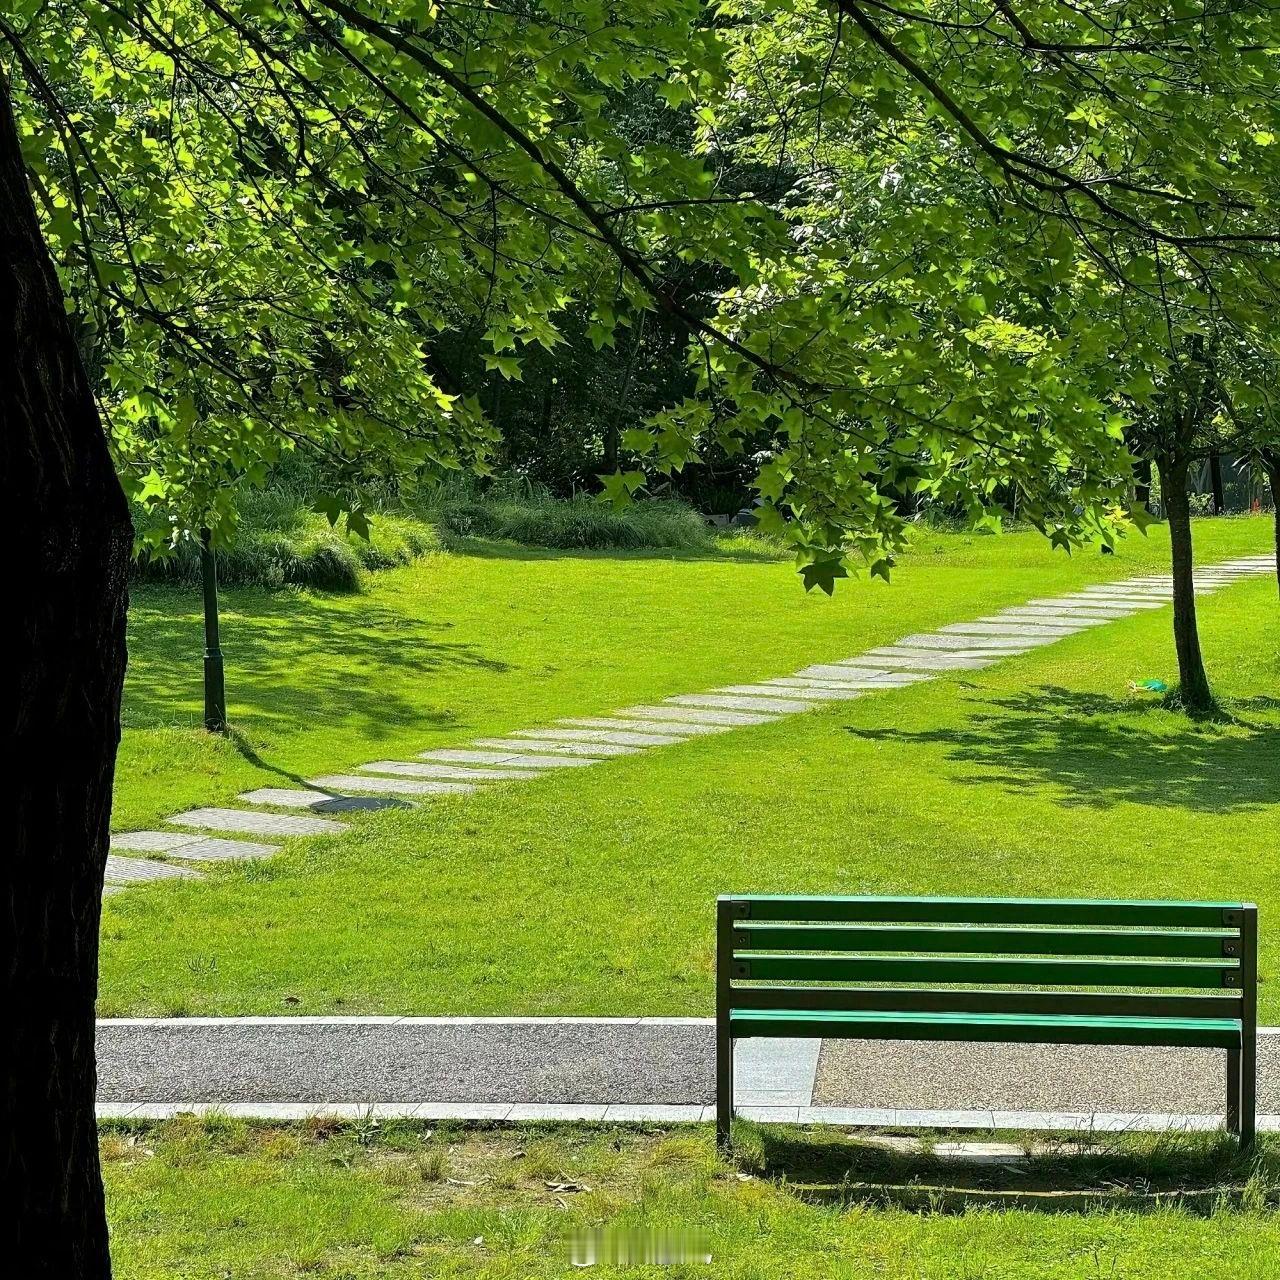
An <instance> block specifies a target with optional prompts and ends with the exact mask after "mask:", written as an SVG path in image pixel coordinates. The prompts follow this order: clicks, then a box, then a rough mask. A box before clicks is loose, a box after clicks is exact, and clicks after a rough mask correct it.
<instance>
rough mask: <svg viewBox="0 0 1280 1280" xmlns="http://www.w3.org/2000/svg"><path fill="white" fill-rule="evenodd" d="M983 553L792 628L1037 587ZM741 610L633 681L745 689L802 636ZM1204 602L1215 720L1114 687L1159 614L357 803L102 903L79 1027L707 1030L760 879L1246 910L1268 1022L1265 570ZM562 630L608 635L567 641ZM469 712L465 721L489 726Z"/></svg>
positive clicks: (838, 632)
mask: <svg viewBox="0 0 1280 1280" xmlns="http://www.w3.org/2000/svg"><path fill="white" fill-rule="evenodd" d="M1202 541H1203V539H1202ZM990 545H992V544H988V543H980V544H977V545H976V549H975V550H973V552H972V555H973V557H974V559H975V560H977V561H979V562H980V567H978V568H977V569H974V570H971V569H970V568H968V567H965V566H963V565H961V566H958V567H957V566H954V565H953V566H952V567H950V568H947V569H942V568H937V569H936V570H934V571H933V572H932V574H931V573H930V571H929V566H928V565H927V564H925V565H922V566H912V571H914V570H915V569H916V568H919V571H920V572H919V576H918V577H917V578H916V579H915V582H916V583H917V584H918V583H919V581H920V579H921V578H925V579H927V581H928V582H929V583H930V586H931V590H932V597H931V598H929V599H920V598H919V597H920V595H921V593H922V591H923V588H921V587H920V586H919V585H915V586H913V585H912V582H913V579H912V577H911V576H910V572H908V574H906V575H904V583H903V586H902V587H898V588H893V589H892V591H886V592H884V593H882V594H880V595H877V596H875V597H871V596H868V595H864V596H863V597H862V598H863V599H864V600H871V599H874V600H875V601H876V604H877V606H878V607H877V608H876V609H871V608H868V609H867V610H866V611H865V613H864V614H858V613H857V612H856V611H855V610H853V608H852V607H851V606H849V605H842V606H838V607H841V608H844V609H847V610H848V612H847V613H845V614H843V615H841V616H842V618H843V622H842V624H841V625H840V626H836V625H835V624H834V623H831V622H829V621H827V620H828V619H829V618H830V617H831V616H833V615H829V614H826V613H824V612H822V610H823V605H822V603H821V602H817V603H813V604H810V603H809V602H807V601H804V600H803V598H802V597H799V596H792V597H791V599H793V600H795V601H798V602H799V603H798V604H797V608H799V609H801V610H806V611H808V610H811V612H806V613H805V615H804V616H805V617H807V618H808V619H809V620H810V621H811V623H812V629H813V630H815V631H820V630H821V629H822V627H823V626H827V627H830V630H829V631H827V632H825V633H824V635H825V638H824V639H823V640H822V646H825V648H826V650H827V652H828V654H829V655H830V656H840V655H843V654H851V653H856V652H858V650H859V648H861V647H864V646H865V645H866V644H867V643H869V642H871V641H872V640H873V639H875V640H883V639H888V638H891V636H890V635H888V634H885V633H886V632H892V633H893V634H901V633H902V632H903V631H905V630H909V629H911V627H912V626H913V625H923V618H922V617H921V615H924V614H928V613H930V612H931V611H932V612H935V613H936V612H937V611H938V610H939V609H940V608H941V605H940V604H939V601H938V599H937V597H939V596H945V597H946V603H947V605H948V606H949V608H951V609H952V610H953V611H954V612H956V613H959V612H961V609H960V604H961V602H962V601H963V602H964V609H963V612H964V613H965V614H966V615H972V614H975V613H977V612H980V611H981V609H982V607H983V605H978V604H976V603H974V602H973V601H972V600H971V599H970V598H969V596H970V593H968V592H967V589H965V588H963V587H962V586H960V585H959V583H967V584H968V586H969V587H972V586H973V584H974V583H978V584H979V586H980V587H981V589H982V590H983V591H985V592H986V593H987V595H988V600H987V601H986V602H985V603H986V604H988V605H990V604H992V603H998V602H999V601H996V600H992V599H990V597H992V596H998V597H1001V598H1002V599H1008V598H1011V597H1015V596H1016V597H1017V598H1024V597H1026V596H1029V595H1035V594H1041V593H1046V592H1047V591H1048V590H1050V589H1051V588H1048V587H1046V586H1044V585H1043V584H1039V585H1037V584H1036V583H1034V582H1032V581H1030V579H1031V578H1032V577H1034V576H1035V574H1036V573H1037V572H1038V571H1037V570H1036V569H1035V568H1034V566H1035V564H1037V563H1038V560H1037V552H1036V551H1035V550H1034V549H1033V548H1032V547H1031V546H1029V545H1028V544H1025V543H1021V542H1016V541H1013V542H1006V543H1004V544H1002V546H1003V548H1004V551H1005V553H1006V554H1007V555H1008V556H1009V559H1010V562H1011V566H1012V567H1011V568H1009V569H1008V570H1007V571H1005V572H1000V571H998V569H997V568H996V567H993V565H992V563H991V562H990V561H989V560H986V559H985V557H987V556H988V555H989V551H988V548H989V546H990ZM955 554H956V553H954V552H945V553H944V554H943V555H940V556H939V560H940V561H941V560H942V559H943V558H944V556H945V555H953V556H954V555H955ZM535 563H537V562H535ZM1049 563H1050V564H1051V565H1052V571H1053V572H1056V573H1062V572H1065V570H1063V568H1062V565H1063V564H1066V563H1067V562H1065V561H1063V562H1058V561H1052V562H1049ZM1072 563H1073V564H1075V563H1078V562H1072ZM522 567H523V566H522ZM624 567H626V566H624ZM688 567H689V566H686V565H681V566H678V568H679V569H688ZM699 567H700V566H695V568H699ZM1089 567H1090V568H1094V569H1096V567H1097V566H1096V565H1095V564H1093V563H1092V562H1091V563H1090V566H1089ZM1108 567H1110V566H1108ZM1122 567H1125V568H1129V567H1130V566H1122ZM649 568H650V569H651V570H652V569H653V568H654V566H652V565H650V566H649ZM658 568H661V569H662V570H664V571H667V572H671V573H675V572H676V568H673V567H672V566H658ZM1071 571H1072V572H1078V569H1075V568H1073V569H1072V570H1071ZM952 575H954V577H955V578H956V579H957V580H958V581H957V583H955V584H953V583H952ZM761 581H765V582H767V581H768V579H762V580H761ZM1010 582H1013V583H1015V584H1016V585H1015V586H1013V587H1011V586H1010V585H1009V583H1010ZM984 584H985V585H984ZM790 585H791V584H788V587H789V588H790ZM1059 585H1061V584H1059ZM855 590H856V588H855ZM862 590H864V591H865V590H866V588H862ZM895 592H897V593H899V594H894V593H895ZM761 594H762V595H763V596H766V598H767V593H765V592H763V590H762V593H761ZM926 594H927V593H926ZM852 596H853V593H850V597H847V598H851V597H852ZM585 607H586V606H585V604H584V608H585ZM528 608H529V606H528V604H527V603H526V604H525V605H523V606H522V609H524V610H527V609H528ZM737 608H738V612H739V615H740V617H741V619H742V622H741V625H740V626H738V627H736V628H735V627H733V626H730V624H729V622H728V620H727V617H726V611H725V610H724V608H723V605H722V606H721V610H722V611H721V613H720V621H719V627H720V632H719V635H718V636H712V635H711V634H709V633H708V632H707V631H706V630H704V629H703V628H702V627H701V626H699V627H696V628H695V627H691V628H690V631H689V634H688V636H685V637H681V636H677V635H672V636H669V637H668V639H667V642H666V643H667V644H670V645H671V648H672V651H671V652H669V653H664V654H663V655H662V657H661V660H659V658H658V657H656V656H655V655H653V654H646V653H641V654H639V655H638V656H637V659H636V660H637V663H638V664H639V665H640V666H641V667H642V668H644V669H645V671H646V672H647V674H646V676H645V679H647V680H651V681H652V680H656V676H657V671H658V669H659V668H660V667H661V668H662V669H665V670H666V671H667V672H668V673H669V674H670V675H671V676H672V685H673V686H674V687H700V686H705V685H707V684H708V683H711V682H713V681H714V680H715V679H716V677H715V676H714V675H712V673H711V671H710V670H709V667H710V665H711V663H712V659H711V658H710V657H709V656H708V654H707V653H706V651H705V650H706V649H709V648H714V649H715V651H716V653H717V655H719V656H718V659H717V660H718V661H720V662H722V663H732V662H734V661H735V660H736V661H738V662H739V663H741V664H742V665H743V666H750V667H752V669H753V673H754V674H760V673H761V672H762V671H769V672H773V673H778V672H782V671H786V670H790V669H793V668H794V667H795V666H798V665H799V664H800V662H801V661H802V652H801V651H802V650H803V649H804V648H805V647H810V648H813V647H822V646H817V645H816V642H815V640H814V639H813V637H812V636H809V635H807V634H806V633H805V631H804V628H803V627H802V626H800V625H799V623H794V622H793V623H792V624H791V625H790V626H788V627H783V626H781V625H779V627H778V628H777V630H778V632H779V634H780V637H781V638H780V639H779V641H778V645H777V647H778V650H779V651H778V652H776V653H773V654H772V655H771V654H770V652H769V643H768V638H767V637H765V636H763V635H761V634H760V627H759V625H758V623H757V622H755V621H754V620H753V614H752V610H751V608H750V607H749V605H748V604H747V603H744V601H743V600H739V601H738V602H737ZM518 612H519V611H517V613H518ZM679 612H680V611H679V610H678V609H677V610H676V613H677V615H678V614H679ZM691 612H696V611H691ZM606 615H607V611H605V610H602V616H601V622H600V626H601V627H602V628H604V629H606V630H608V629H609V628H611V627H612V626H613V625H614V621H613V620H612V619H610V618H609V617H608V616H606ZM883 615H889V617H890V621H889V623H888V624H886V623H885V620H884V616H883ZM906 615H911V616H913V617H914V618H916V619H918V622H916V621H913V622H907V621H906V620H905V616H906ZM778 616H779V617H789V616H791V615H788V614H786V613H785V612H784V611H783V610H781V609H779V610H778ZM1201 616H1202V633H1203V640H1204V645H1205V650H1206V654H1207V660H1208V664H1209V667H1210V670H1211V672H1212V674H1213V677H1214V679H1215V682H1216V686H1217V688H1218V690H1219V692H1220V694H1221V695H1222V696H1223V697H1224V699H1225V700H1226V701H1227V703H1228V705H1229V707H1230V708H1231V710H1232V713H1233V716H1234V720H1233V721H1231V722H1229V723H1221V724H1219V723H1211V724H1199V725H1197V724H1193V723H1191V722H1189V721H1188V720H1187V719H1186V718H1184V717H1183V716H1181V715H1179V714H1177V713H1175V712H1173V711H1168V710H1165V709H1163V708H1162V707H1161V706H1160V705H1159V702H1158V700H1156V699H1153V698H1151V697H1150V696H1149V695H1148V696H1142V695H1133V694H1130V693H1129V692H1128V689H1127V684H1128V681H1129V680H1131V679H1133V678H1137V677H1145V676H1160V677H1163V678H1165V679H1172V678H1173V676H1174V670H1175V666H1174V662H1173V657H1172V652H1171V640H1170V635H1169V630H1170V620H1169V613H1168V611H1167V610H1162V611H1152V612H1149V613H1144V614H1141V615H1139V616H1137V617H1134V618H1130V619H1125V620H1122V621H1118V622H1115V623H1113V624H1110V625H1108V626H1106V627H1102V628H1097V629H1093V630H1090V631H1086V632H1084V633H1081V634H1078V635H1075V636H1072V637H1069V638H1067V639H1065V640H1063V641H1061V642H1059V643H1057V644H1054V645H1052V646H1049V647H1047V648H1044V649H1040V650H1035V651H1033V652H1031V653H1030V654H1027V655H1025V656H1023V657H1019V658H1014V659H1010V660H1008V661H1006V662H1002V663H1000V664H998V665H996V666H994V667H991V668H989V669H987V670H986V671H983V672H978V673H955V674H952V675H950V676H948V677H946V678H944V679H941V680H937V681H934V682H931V683H928V684H924V685H920V686H916V687H914V688H909V689H904V690H900V691H894V692H886V693H878V694H875V695H873V696H868V697H865V698H862V699H859V700H857V701H852V702H843V703H837V704H834V705H832V706H831V707H829V708H828V709H826V710H820V711H815V712H813V713H809V714H805V715H800V716H793V717H788V718H786V719H784V720H781V721H779V722H776V723H774V724H771V725H767V726H761V727H757V728H751V729H747V730H742V731H736V732H733V733H730V734H724V735H719V736H715V737H707V738H701V739H694V740H692V741H690V742H687V743H685V744H682V745H679V746H673V747H664V748H662V749H659V750H655V751H652V752H648V753H646V754H644V755H643V756H631V757H623V758H619V759H616V760H612V761H609V762H607V763H604V764H601V765H597V766H595V767H593V768H591V769H579V770H561V771H557V772H555V773H552V774H549V775H548V776H545V777H544V778H542V779H540V780H537V781H531V782H524V783H518V784H501V785H498V786H495V787H493V788H491V789H488V790H485V791H483V792H479V793H477V794H474V795H471V796H464V797H441V798H439V799H433V800H432V801H431V802H430V803H428V804H425V805H423V806H422V807H421V808H420V809H417V810H414V811H400V812H391V813H381V814H376V815H364V816H362V817H360V818H359V819H357V820H354V821H353V822H352V824H351V830H350V832H349V833H347V834H345V835H344V836H343V837H341V838H338V839H317V840H311V841H305V842H298V843H295V844H293V845H291V846H289V847H287V848H286V850H285V852H284V853H282V854H281V855H280V856H279V857H277V858H275V859H273V860H272V861H270V862H265V863H258V864H250V865H245V866H242V867H226V868H221V869H219V871H218V872H217V873H215V876H214V878H212V879H211V880H210V881H208V882H205V883H201V884H190V883H184V884H177V885H166V886H163V887H155V888H147V889H143V890H136V891H130V892H127V893H123V894H119V895H117V896H115V897H113V898H111V899H109V900H108V902H107V903H106V906H105V916H104V925H103V947H102V960H101V988H100V1005H99V1008H100V1012H102V1013H103V1014H106V1015H110V1014H124V1013H131V1014H173V1015H180V1014H215V1015H228V1014H270V1013H302V1014H324V1013H332V1012H345V1013H352V1012H360V1013H375V1012H376V1013H402V1014H411V1013H420V1014H427V1013H441V1014H444V1013H450V1014H543V1015H553V1014H608V1015H631V1014H695V1015H705V1014H708V1013H709V1012H710V1011H711V1008H712V968H713V957H712V918H713V909H712V903H713V900H714V898H715V896H716V894H718V893H723V892H730V891H732V892H752V891H754V892H823V893H826V892H839V893H910V894H928V893H939V894H977V895H1055V896H1066V897H1111V896H1116V897H1170V898H1184V897H1186V898H1223V899H1240V898H1252V899H1255V900H1256V901H1258V902H1259V904H1260V905H1261V913H1262V914H1261V919H1262V937H1263V951H1262V962H1261V971H1262V979H1263V986H1262V996H1261V1000H1262V1015H1263V1018H1264V1020H1266V1021H1270V1022H1277V1021H1280V981H1273V980H1272V979H1273V978H1275V977H1276V976H1277V972H1278V967H1280V863H1278V862H1277V858H1276V851H1277V849H1278V848H1280V627H1278V626H1277V621H1278V619H1280V608H1278V606H1277V600H1276V590H1275V583H1274V582H1273V581H1271V580H1269V579H1265V578H1264V579H1258V580H1253V581H1250V582H1247V583H1243V584H1238V585H1234V586H1232V587H1230V588H1228V589H1226V590H1224V591H1222V592H1220V593H1218V594H1216V595H1214V596H1211V597H1207V598H1204V599H1203V600H1202V602H1201ZM739 634H741V635H743V636H744V637H745V639H744V641H743V644H742V645H741V646H739V645H738V641H737V637H738V636H739ZM695 641H697V642H695ZM583 642H584V646H585V647H586V649H588V650H591V649H595V648H597V647H598V645H599V637H598V636H597V635H595V634H593V633H592V632H591V631H590V630H589V629H586V628H584V632H583ZM492 643H493V645H494V646H495V647H498V646H501V647H503V648H504V649H505V651H507V652H510V653H512V654H516V653H518V652H519V648H518V646H516V645H514V644H510V643H508V642H507V641H504V640H503V639H502V638H500V637H494V638H493V640H492ZM739 648H742V649H743V650H745V653H744V654H743V655H740V656H739V657H738V658H737V659H735V658H734V653H735V651H736V650H737V649H739ZM686 652H687V653H688V662H687V663H686V662H685V661H684V657H685V654H686ZM512 661H513V664H518V659H516V658H515V657H513V659H512ZM588 665H589V660H588ZM687 667H693V668H694V669H695V670H696V672H697V674H696V675H694V676H688V675H687V674H686V668H687ZM577 670H578V674H577V679H578V680H579V681H580V682H583V684H585V682H586V680H587V677H586V676H584V675H583V674H582V669H581V666H579V668H578V669H577ZM628 670H629V668H628V666H627V661H626V656H625V655H624V654H618V653H614V654H612V655H611V657H610V660H609V666H608V671H607V675H606V674H601V675H598V676H595V677H591V679H593V680H595V681H598V682H599V685H600V687H599V688H597V687H595V685H592V686H591V687H590V690H589V692H590V697H587V693H588V690H587V689H586V688H581V686H580V691H581V694H582V697H583V700H584V701H587V702H591V701H592V700H593V699H598V700H599V701H598V704H597V707H596V708H595V709H599V706H602V705H605V704H611V705H619V704H622V703H624V702H625V701H626V695H622V694H620V693H619V692H618V688H617V686H618V685H619V684H627V683H628V681H631V682H632V686H631V687H632V689H634V682H635V681H637V680H638V677H636V676H634V675H628ZM719 678H720V679H722V680H723V679H725V678H727V673H722V674H721V675H720V677H719ZM534 683H535V684H536V681H535V682H534ZM526 686H527V681H526V682H524V684H523V685H522V682H521V681H514V682H513V683H512V686H511V687H512V689H513V691H514V690H518V689H520V688H521V687H526ZM664 691H665V690H664ZM631 696H634V693H633V694H632V695H631ZM525 697H526V699H528V700H529V701H526V703H525V705H524V706H523V707H522V708H521V713H522V714H521V715H520V716H519V717H518V718H519V719H520V720H521V722H522V723H526V724H533V723H537V717H536V716H535V714H534V712H535V709H541V710H542V712H543V715H544V717H545V716H547V715H548V711H547V709H546V708H545V705H541V704H540V706H539V707H538V708H535V707H534V706H533V705H530V702H539V703H540V698H541V695H539V696H538V697H536V698H535V696H534V695H533V694H531V693H527V692H526V694H525ZM485 708H486V709H485V710H483V711H480V712H477V713H476V714H477V718H478V719H481V720H483V719H489V720H492V719H497V718H499V717H500V716H502V715H504V714H508V713H507V712H506V711H504V709H503V708H502V707H500V706H498V705H496V704H493V703H489V704H485ZM584 709H586V708H585V707H583V706H577V707H573V708H570V707H562V708H561V710H563V711H568V710H584ZM507 722H508V723H511V720H510V719H508V721H507ZM473 731H474V730H473Z"/></svg>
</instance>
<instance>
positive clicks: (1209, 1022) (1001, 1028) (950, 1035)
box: [729, 1009, 1241, 1049]
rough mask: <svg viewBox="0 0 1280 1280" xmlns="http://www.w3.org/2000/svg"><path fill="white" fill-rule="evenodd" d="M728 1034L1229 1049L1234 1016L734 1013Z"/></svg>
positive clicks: (1235, 1039)
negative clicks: (730, 1032)
mask: <svg viewBox="0 0 1280 1280" xmlns="http://www.w3.org/2000/svg"><path fill="white" fill-rule="evenodd" d="M729 1022H730V1027H731V1028H732V1032H733V1035H734V1036H735V1037H737V1038H740V1039H749V1038H752V1037H757V1036H796V1037H830V1036H832V1035H833V1034H835V1035H838V1036H840V1037H841V1038H846V1039H858V1040H861V1039H868V1040H966V1041H978V1042H993V1043H1008V1042H1015V1043H1019V1044H1126V1045H1164V1046H1170V1047H1192V1048H1211V1049H1213V1048H1220V1049H1234V1048H1238V1047H1239V1046H1240V1043H1241V1024H1240V1021H1239V1019H1236V1018H1127V1017H1081V1016H1078V1015H1073V1014H1001V1013H907V1012H900V1011H895V1010H888V1009H862V1010H847V1011H843V1012H826V1013H819V1012H813V1011H803V1010H789V1009H773V1010H770V1009H734V1010H731V1011H730V1014H729Z"/></svg>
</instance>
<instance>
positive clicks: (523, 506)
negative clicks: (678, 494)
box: [431, 495, 712, 551]
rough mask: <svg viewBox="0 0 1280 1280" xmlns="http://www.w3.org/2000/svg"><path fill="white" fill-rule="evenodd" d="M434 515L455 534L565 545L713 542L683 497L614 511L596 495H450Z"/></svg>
mask: <svg viewBox="0 0 1280 1280" xmlns="http://www.w3.org/2000/svg"><path fill="white" fill-rule="evenodd" d="M431 514H432V517H433V518H434V520H435V521H436V523H437V525H438V527H439V529H440V531H441V533H442V534H444V535H446V536H452V537H454V538H499V539H503V540H505V541H509V542H520V543H523V544H524V545H525V546H530V547H553V548H559V549H563V550H572V551H576V550H592V551H609V550H622V551H629V550H639V549H641V548H655V549H658V548H667V549H678V550H703V549H706V548H709V547H710V546H711V545H712V535H711V532H710V531H709V529H708V528H707V524H706V521H704V520H703V518H702V517H701V516H700V515H699V514H698V513H697V512H696V511H694V510H693V508H692V507H689V506H686V505H685V504H684V503H683V502H676V501H672V500H669V499H668V500H664V501H653V502H644V501H641V502H636V503H634V504H633V505H631V506H629V507H625V508H623V509H622V510H621V511H615V510H613V508H612V507H608V506H606V505H604V504H603V503H601V502H598V501H596V500H595V499H593V498H585V497H583V498H570V499H567V500H564V501H561V500H557V499H554V498H548V497H545V496H541V495H532V496H526V497H518V498H512V497H497V498H488V499H486V498H475V497H459V498H446V499H444V500H443V501H440V502H439V503H438V504H434V505H433V508H432V511H431Z"/></svg>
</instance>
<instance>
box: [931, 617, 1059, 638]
mask: <svg viewBox="0 0 1280 1280" xmlns="http://www.w3.org/2000/svg"><path fill="white" fill-rule="evenodd" d="M938 630H939V632H940V634H942V635H944V636H1031V637H1032V638H1033V639H1034V638H1038V637H1041V636H1051V637H1053V638H1055V639H1056V638H1059V637H1062V636H1072V635H1075V634H1076V632H1077V631H1083V630H1084V627H1081V626H1072V625H1069V624H1064V625H1063V626H1060V627H1058V626H1050V625H1048V624H1041V623H1035V622H1001V621H999V620H998V619H992V620H987V619H985V618H980V619H978V621H976V622H949V623H948V624H947V625H946V626H945V627H939V628H938Z"/></svg>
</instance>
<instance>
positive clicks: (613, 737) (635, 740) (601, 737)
mask: <svg viewBox="0 0 1280 1280" xmlns="http://www.w3.org/2000/svg"><path fill="white" fill-rule="evenodd" d="M511 736H512V737H513V738H530V739H533V740H534V741H546V742H602V743H605V744H606V745H609V746H615V747H666V746H670V745H671V744H672V743H676V742H683V741H684V737H683V735H672V734H664V733H659V732H657V730H656V729H655V730H654V731H653V732H652V733H649V732H645V733H637V732H634V731H631V730H625V729H517V730H516V731H515V733H513V734H512V735H511Z"/></svg>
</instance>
